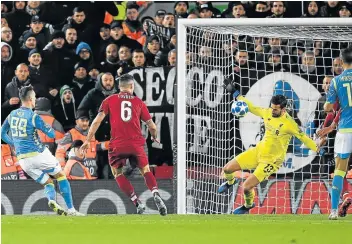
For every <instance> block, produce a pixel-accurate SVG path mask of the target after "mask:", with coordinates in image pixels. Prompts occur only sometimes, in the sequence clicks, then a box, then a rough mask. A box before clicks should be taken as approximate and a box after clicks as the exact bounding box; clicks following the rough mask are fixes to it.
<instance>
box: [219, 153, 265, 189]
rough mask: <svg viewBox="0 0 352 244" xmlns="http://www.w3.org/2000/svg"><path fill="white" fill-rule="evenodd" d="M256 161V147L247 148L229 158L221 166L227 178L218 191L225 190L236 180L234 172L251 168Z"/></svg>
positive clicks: (255, 164) (254, 165)
mask: <svg viewBox="0 0 352 244" xmlns="http://www.w3.org/2000/svg"><path fill="white" fill-rule="evenodd" d="M257 165H258V163H257V149H256V148H255V147H254V148H250V149H249V150H247V151H245V152H243V153H241V154H239V155H238V156H237V157H235V158H234V159H232V160H230V161H229V162H228V163H227V164H226V165H225V166H224V168H223V172H224V177H225V179H226V180H227V181H226V182H224V183H222V184H221V185H220V187H219V189H218V192H219V193H224V192H227V191H228V190H229V189H230V188H232V186H233V184H234V183H235V182H236V178H235V172H236V171H239V170H242V169H253V168H255V167H256V166H257Z"/></svg>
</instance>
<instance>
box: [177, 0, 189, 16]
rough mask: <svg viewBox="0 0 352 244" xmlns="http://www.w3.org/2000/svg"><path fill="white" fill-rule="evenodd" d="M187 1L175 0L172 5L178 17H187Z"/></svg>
mask: <svg viewBox="0 0 352 244" xmlns="http://www.w3.org/2000/svg"><path fill="white" fill-rule="evenodd" d="M188 8H189V5H188V2H187V1H176V2H175V5H174V10H175V14H176V16H177V17H179V18H187V17H188Z"/></svg>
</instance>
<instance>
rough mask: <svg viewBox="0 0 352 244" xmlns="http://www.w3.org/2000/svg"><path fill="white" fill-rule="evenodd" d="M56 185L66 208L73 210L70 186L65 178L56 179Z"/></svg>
mask: <svg viewBox="0 0 352 244" xmlns="http://www.w3.org/2000/svg"><path fill="white" fill-rule="evenodd" d="M57 183H58V184H59V187H60V191H61V195H62V197H63V198H64V200H65V203H66V206H67V208H68V209H70V208H73V203H72V202H73V201H72V193H71V186H70V183H69V182H68V180H67V179H66V176H63V177H60V178H58V179H57Z"/></svg>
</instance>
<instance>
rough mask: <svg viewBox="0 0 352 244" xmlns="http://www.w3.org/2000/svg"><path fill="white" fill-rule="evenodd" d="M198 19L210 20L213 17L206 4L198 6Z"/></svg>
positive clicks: (210, 9)
mask: <svg viewBox="0 0 352 244" xmlns="http://www.w3.org/2000/svg"><path fill="white" fill-rule="evenodd" d="M199 17H200V18H212V17H213V11H212V8H210V6H209V5H208V4H206V3H205V4H201V5H200V6H199Z"/></svg>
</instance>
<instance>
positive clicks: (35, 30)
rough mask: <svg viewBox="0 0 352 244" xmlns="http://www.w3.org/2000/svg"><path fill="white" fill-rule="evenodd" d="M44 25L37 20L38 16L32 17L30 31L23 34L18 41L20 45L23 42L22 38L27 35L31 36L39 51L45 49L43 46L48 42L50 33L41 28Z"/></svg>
mask: <svg viewBox="0 0 352 244" xmlns="http://www.w3.org/2000/svg"><path fill="white" fill-rule="evenodd" d="M43 27H44V24H43V22H42V21H41V20H40V19H39V16H37V15H35V16H33V17H32V20H31V24H30V29H29V30H27V31H25V32H23V35H22V36H21V37H20V39H19V43H20V45H21V44H22V42H23V39H24V36H26V35H27V34H33V35H34V37H35V39H36V40H37V46H38V48H39V49H42V48H44V47H45V45H46V44H47V43H48V42H49V41H50V33H49V30H48V29H47V28H43Z"/></svg>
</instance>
